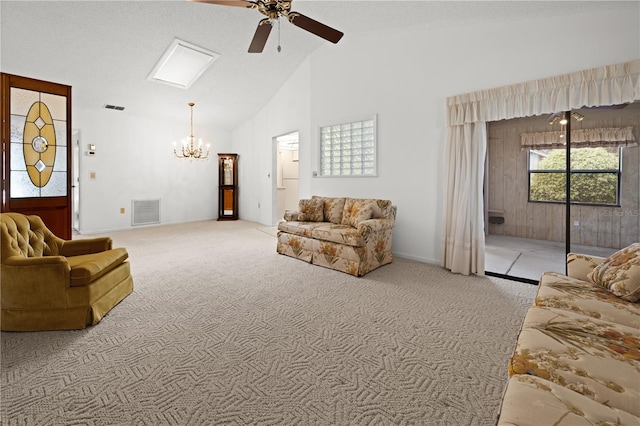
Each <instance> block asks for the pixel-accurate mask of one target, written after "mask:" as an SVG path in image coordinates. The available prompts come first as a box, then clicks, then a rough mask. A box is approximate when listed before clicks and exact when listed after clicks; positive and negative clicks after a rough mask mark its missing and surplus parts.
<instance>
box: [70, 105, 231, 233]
mask: <svg viewBox="0 0 640 426" xmlns="http://www.w3.org/2000/svg"><path fill="white" fill-rule="evenodd" d="M181 118H183V120H176V122H172V123H168V122H165V121H157V120H151V119H148V118H139V117H135V116H132V115H130V114H128V113H127V112H126V110H125V111H122V112H119V111H112V110H106V109H88V108H82V107H74V116H73V126H74V128H79V129H80V132H81V156H80V232H81V233H96V232H103V231H111V230H118V229H127V228H130V227H131V200H134V199H136V200H138V199H141V200H146V199H158V198H159V199H160V200H161V201H160V219H161V223H162V224H168V223H176V222H189V221H195V220H204V219H212V218H215V217H217V215H218V207H217V206H218V195H217V194H218V193H217V188H218V186H217V185H218V172H217V167H218V159H217V155H216V154H217V153H218V152H227V151H228V150H229V148H230V139H231V134H230V132H226V131H215V130H211V129H203V128H199V127H198V124H197V119H196V118H195V117H194V135H195V136H196V138H202V139H203V141H204V142H205V143H206V142H210V143H211V144H212V149H211V157H210V158H209V159H208V160H205V161H203V162H197V161H194V162H189V161H187V160H178V159H176V158H174V157H173V152H172V149H173V147H172V145H171V143H172V141H174V140H175V141H177V142H178V143H179V142H180V140H181V139H182V138H184V137H186V136H188V134H189V133H188V132H189V110H188V107H186V106H185V115H184V117H181ZM89 144H95V145H96V155H95V156H93V157H89V156H87V155H86V151H87V147H88V145H89ZM91 172H95V176H96V177H95V179H91V178H90V173H91ZM121 207H124V208H125V209H126V210H125V214H120V208H121Z"/></svg>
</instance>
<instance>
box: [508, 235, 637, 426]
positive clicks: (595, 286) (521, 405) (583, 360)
mask: <svg viewBox="0 0 640 426" xmlns="http://www.w3.org/2000/svg"><path fill="white" fill-rule="evenodd" d="M567 266H568V275H569V276H565V275H562V274H558V273H554V272H546V273H545V274H544V275H543V276H542V278H541V279H540V283H539V286H538V293H537V295H536V299H535V303H534V306H532V307H531V308H529V310H528V311H527V314H526V316H525V318H524V321H523V325H522V329H521V330H520V335H519V336H518V341H517V344H516V347H515V351H514V353H513V356H512V358H511V361H510V365H509V373H510V375H511V377H510V379H509V382H508V385H507V388H506V391H505V394H504V397H503V401H502V408H501V413H500V417H499V419H498V425H519V426H525V425H572V426H573V425H640V303H638V302H639V300H640V243H634V244H632V245H630V246H629V247H626V248H624V249H622V250H620V251H618V252H617V253H615V254H613V255H612V256H610V257H608V258H607V259H604V258H600V257H594V256H585V255H579V254H569V255H568V256H567Z"/></svg>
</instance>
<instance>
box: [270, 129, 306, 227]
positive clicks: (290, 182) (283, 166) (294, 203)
mask: <svg viewBox="0 0 640 426" xmlns="http://www.w3.org/2000/svg"><path fill="white" fill-rule="evenodd" d="M273 141H274V151H275V155H274V158H275V159H276V162H275V163H276V164H275V168H276V170H275V173H274V174H275V175H276V179H275V181H274V188H273V190H274V194H275V195H274V203H273V205H274V207H275V208H274V216H273V221H272V223H273V224H274V225H277V224H278V222H280V221H281V220H282V218H283V217H284V212H285V210H297V209H298V198H299V186H298V179H299V171H298V158H299V157H298V156H299V132H291V133H287V134H285V135H281V136H276V137H275V138H273Z"/></svg>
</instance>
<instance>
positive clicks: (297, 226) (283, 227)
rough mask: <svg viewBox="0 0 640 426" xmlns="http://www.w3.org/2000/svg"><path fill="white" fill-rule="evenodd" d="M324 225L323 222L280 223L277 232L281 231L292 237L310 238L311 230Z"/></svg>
mask: <svg viewBox="0 0 640 426" xmlns="http://www.w3.org/2000/svg"><path fill="white" fill-rule="evenodd" d="M324 224H325V223H324V222H296V221H292V222H280V223H279V224H278V231H283V232H286V233H288V234H293V235H300V236H301V237H308V238H311V231H313V228H316V227H318V226H322V225H324Z"/></svg>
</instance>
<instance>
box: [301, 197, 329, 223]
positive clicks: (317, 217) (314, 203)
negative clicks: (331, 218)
mask: <svg viewBox="0 0 640 426" xmlns="http://www.w3.org/2000/svg"><path fill="white" fill-rule="evenodd" d="M323 209H324V203H323V202H322V199H319V198H312V199H310V200H300V201H299V202H298V220H299V221H300V222H322V221H323V218H324V213H323Z"/></svg>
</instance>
